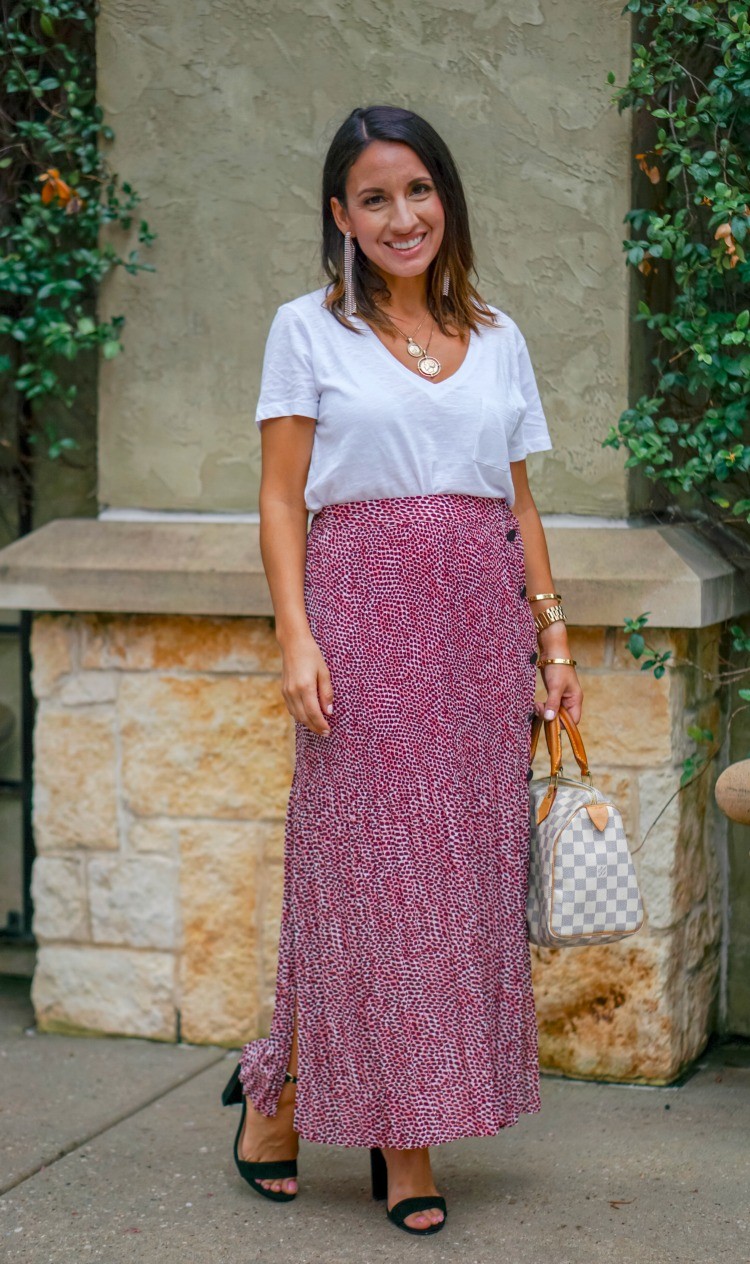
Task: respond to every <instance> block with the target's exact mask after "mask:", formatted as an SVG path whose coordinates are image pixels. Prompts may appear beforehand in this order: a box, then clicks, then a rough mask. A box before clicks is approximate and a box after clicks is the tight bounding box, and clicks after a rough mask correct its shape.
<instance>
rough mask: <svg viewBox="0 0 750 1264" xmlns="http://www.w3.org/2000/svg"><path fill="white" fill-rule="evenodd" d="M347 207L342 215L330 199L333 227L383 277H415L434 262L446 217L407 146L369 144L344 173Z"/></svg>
mask: <svg viewBox="0 0 750 1264" xmlns="http://www.w3.org/2000/svg"><path fill="white" fill-rule="evenodd" d="M346 202H347V210H346V211H345V210H344V208H343V206H342V205H341V203H340V202H339V200H338V198H335V197H334V198H331V209H332V211H333V216H334V219H335V220H336V224H337V225H338V227H339V228H340V229H341V231H342V232H346V231H347V230H350V231H351V234H352V237H356V238H357V241H358V242H359V245H360V248H361V250H362V251H363V252H364V253H365V254H366V255H367V257H368V259H370V260H371V261H372V263H373V264H374V265H375V267H376V268H377V269H378V270H379V271H380V272H381V273H383V274H385V276H386V278H387V277H389V276H394V277H413V276H418V275H419V274H420V273H421V272H424V271H425V270H426V268H427V267H428V265H429V264H430V263H431V262H432V260H433V259H434V258H435V255H436V254H437V252H438V250H439V248H440V243H441V242H442V240H443V233H444V231H445V212H444V211H443V204H442V202H441V201H440V198H439V197H438V194H437V191H436V189H435V182H434V181H433V180H432V178H431V176H430V174H429V172H428V170H427V168H426V167H425V165H424V163H423V162H422V161H421V159H420V158H418V157H417V155H416V154H415V152H414V150H413V149H411V148H410V147H409V146H408V145H405V144H402V143H401V142H400V141H390V140H375V141H372V142H371V143H370V144H369V145H368V146H367V148H366V149H364V150H363V151H362V153H361V154H360V155H359V158H358V159H357V160H356V162H354V163H353V164H352V166H351V167H350V169H349V175H348V177H347V181H346Z"/></svg>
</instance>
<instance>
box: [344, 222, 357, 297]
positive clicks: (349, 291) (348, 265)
mask: <svg viewBox="0 0 750 1264" xmlns="http://www.w3.org/2000/svg"><path fill="white" fill-rule="evenodd" d="M353 268H354V242H353V241H352V235H351V233H350V232H347V233H344V315H345V316H353V315H354V313H355V312H356V310H357V304H356V303H355V301H354V279H353V277H352V271H353Z"/></svg>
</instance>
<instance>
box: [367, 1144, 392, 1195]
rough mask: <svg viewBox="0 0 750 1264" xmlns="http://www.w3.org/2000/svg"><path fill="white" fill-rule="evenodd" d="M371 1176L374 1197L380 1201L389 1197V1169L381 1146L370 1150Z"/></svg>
mask: <svg viewBox="0 0 750 1264" xmlns="http://www.w3.org/2000/svg"><path fill="white" fill-rule="evenodd" d="M370 1175H371V1177H372V1196H373V1198H376V1199H378V1200H380V1199H382V1198H387V1197H388V1168H387V1167H386V1165H385V1159H384V1158H383V1151H382V1150H381V1149H380V1147H379V1146H374V1147H372V1148H371V1150H370Z"/></svg>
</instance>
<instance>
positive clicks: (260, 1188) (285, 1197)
mask: <svg viewBox="0 0 750 1264" xmlns="http://www.w3.org/2000/svg"><path fill="white" fill-rule="evenodd" d="M284 1079H285V1081H286V1080H289V1081H291V1083H292V1084H296V1083H297V1076H296V1075H290V1074H289V1072H288V1071H287V1073H286V1075H285V1077H284ZM221 1102H222V1105H223V1106H234V1105H238V1104H239V1103H240V1102H242V1115H241V1116H240V1123H239V1127H238V1129H237V1135H236V1136H235V1138H234V1161H235V1163H236V1165H237V1171H238V1172H239V1174H240V1176H241V1177H242V1179H243V1180H244V1181H247V1183H248V1185H249V1186H250V1187H251V1189H254V1190H255V1191H256V1193H258V1194H262V1195H263V1197H264V1198H271V1199H272V1200H273V1201H274V1202H276V1203H290V1202H291V1201H292V1199H293V1198H296V1197H297V1195H296V1193H295V1194H287V1193H285V1192H284V1191H283V1190H281V1189H280V1190H274V1189H266V1187H265V1185H261V1184H260V1181H261V1180H266V1181H268V1180H274V1181H283V1180H286V1179H288V1178H289V1177H291V1176H294V1177H296V1175H297V1160H296V1159H278V1160H276V1161H275V1162H271V1163H249V1162H248V1160H247V1159H241V1158H240V1156H239V1143H240V1137H241V1136H242V1129H243V1127H244V1124H245V1115H246V1113H247V1100H246V1098H245V1095H244V1093H243V1092H242V1084H241V1083H240V1064H239V1063H237V1066H236V1067H235V1069H234V1071H233V1072H232V1075H231V1077H230V1079H229V1083H228V1084H227V1086H226V1088H225V1089H224V1092H223V1093H222V1095H221Z"/></svg>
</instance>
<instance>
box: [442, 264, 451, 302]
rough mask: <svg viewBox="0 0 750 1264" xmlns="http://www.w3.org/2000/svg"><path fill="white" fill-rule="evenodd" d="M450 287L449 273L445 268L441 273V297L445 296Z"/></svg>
mask: <svg viewBox="0 0 750 1264" xmlns="http://www.w3.org/2000/svg"><path fill="white" fill-rule="evenodd" d="M450 287H451V274H450V272H449V271H448V269H447V268H446V269H445V272H444V273H443V298H445V297H446V296H447V294H448V291H449V289H450Z"/></svg>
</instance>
